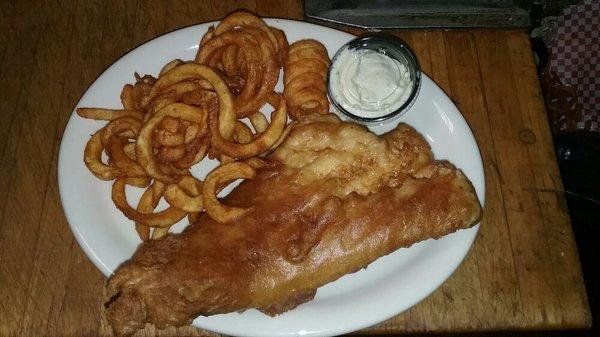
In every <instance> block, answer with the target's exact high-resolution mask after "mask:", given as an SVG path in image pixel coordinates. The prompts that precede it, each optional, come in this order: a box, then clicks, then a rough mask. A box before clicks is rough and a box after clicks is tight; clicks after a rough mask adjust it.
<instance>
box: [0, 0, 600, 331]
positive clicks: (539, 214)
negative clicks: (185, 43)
mask: <svg viewBox="0 0 600 337" xmlns="http://www.w3.org/2000/svg"><path fill="white" fill-rule="evenodd" d="M242 5H243V6H244V7H245V8H247V9H250V10H253V11H255V12H257V13H259V14H261V15H263V16H273V17H284V18H294V19H303V10H302V2H301V1H298V0H296V1H292V0H275V1H245V2H239V1H217V0H215V1H152V2H147V1H144V0H141V1H140V0H138V1H123V2H121V1H112V3H107V2H106V1H96V2H94V1H53V2H51V3H50V2H49V3H48V4H43V2H41V1H31V2H26V1H22V2H21V1H18V2H17V1H15V2H9V1H3V2H2V3H1V4H0V95H1V98H2V99H0V107H1V108H0V111H1V117H2V122H1V123H0V135H1V137H0V151H1V152H0V154H1V157H0V158H2V160H1V161H0V176H1V177H2V179H0V191H1V192H2V193H0V221H1V222H0V335H1V336H12V335H23V336H31V335H52V336H57V335H61V336H75V335H77V336H84V335H85V336H93V335H110V334H111V332H110V328H109V327H108V325H107V323H106V321H105V320H104V318H103V316H102V315H103V303H102V299H103V290H104V285H105V282H106V280H105V278H104V277H103V276H102V275H101V274H100V272H99V271H98V270H97V269H96V268H95V267H94V266H93V265H92V264H91V263H90V261H88V259H87V258H86V256H85V255H84V254H83V253H82V251H81V250H80V249H79V246H78V245H77V243H76V242H75V240H74V238H73V235H72V234H71V231H70V229H69V226H68V225H67V222H66V220H65V217H64V215H63V212H62V208H61V205H60V200H59V196H58V187H57V167H56V163H57V153H58V150H59V144H60V140H61V136H62V132H63V128H64V127H65V125H66V122H67V119H68V117H69V115H70V114H71V111H72V109H73V107H74V105H75V104H76V103H77V100H78V99H79V97H80V96H81V95H82V94H83V92H84V91H85V89H86V88H87V87H88V86H89V85H90V84H91V83H92V82H93V81H94V79H95V78H96V77H97V76H98V75H99V74H100V73H102V71H103V70H104V69H105V68H106V67H107V66H109V65H110V64H111V63H112V62H114V61H115V60H117V59H118V58H119V57H120V56H122V55H123V54H125V53H127V52H128V51H129V50H131V49H132V48H134V47H135V46H138V45H140V44H142V43H144V42H146V41H148V40H149V39H151V38H153V37H155V36H158V35H160V34H163V33H166V32H169V31H171V30H174V29H177V28H181V27H184V26H187V25H192V24H195V23H200V22H205V21H211V20H216V19H219V18H221V17H223V16H224V15H225V14H227V13H228V12H229V11H231V10H233V9H235V8H238V7H240V6H242ZM399 35H400V36H401V37H403V38H405V39H406V40H407V41H408V42H409V43H410V45H411V46H412V47H413V48H414V49H415V50H416V52H417V54H418V56H419V59H420V61H421V65H422V67H423V70H424V71H425V73H427V74H428V75H429V76H431V77H432V78H433V79H434V80H435V81H436V82H437V83H438V84H439V85H440V86H441V87H442V88H443V89H444V90H445V91H446V93H448V95H449V96H450V97H451V98H452V99H453V100H454V102H455V103H456V104H457V106H458V107H459V108H460V110H461V111H462V113H463V114H464V116H465V117H466V118H467V120H468V122H469V124H470V125H471V127H472V129H473V131H474V133H475V136H476V138H477V141H478V143H479V146H480V149H481V153H482V156H483V160H484V163H485V174H486V185H487V191H486V200H487V202H486V205H485V212H484V219H483V223H482V226H481V230H480V232H479V235H478V238H477V240H476V242H475V245H474V246H473V249H472V250H471V252H470V254H469V255H468V257H467V258H466V260H465V261H464V262H463V263H462V265H461V266H460V268H459V269H458V270H457V271H456V273H455V274H454V275H453V276H452V277H451V278H450V279H449V280H448V281H447V282H446V283H444V285H443V286H442V287H440V288H439V289H438V290H437V291H436V292H435V293H433V294H432V295H431V296H429V297H428V298H427V299H426V300H424V301H423V302H421V303H419V304H418V305H416V306H415V307H413V308H412V309H410V310H408V311H406V312H405V313H403V314H401V315H399V316H397V317H395V318H393V319H391V320H388V321H386V322H383V323H381V324H378V325H376V326H374V327H371V328H369V329H366V330H364V331H363V332H364V333H402V332H440V331H474V330H477V331H482V330H513V329H518V330H530V329H561V328H585V327H589V326H590V324H591V323H590V322H591V318H590V312H589V308H588V304H587V299H586V295H585V288H584V284H583V280H582V276H581V271H580V265H579V260H578V256H577V249H576V246H575V242H574V238H573V233H572V230H571V225H570V222H569V217H568V214H567V209H566V207H565V202H564V199H563V188H562V185H561V180H560V175H559V171H558V167H557V164H556V159H555V155H554V150H553V146H552V138H551V135H550V131H549V127H548V121H547V118H546V114H545V111H544V105H543V101H542V98H541V93H540V86H539V83H538V80H537V77H536V70H535V67H534V64H533V58H532V53H531V50H530V45H529V41H528V38H527V36H526V34H525V33H523V32H521V31H505V30H464V31H458V30H451V31H440V30H432V31H424V30H419V31H402V32H400V33H399ZM82 193H84V192H83V191H82ZM82 197H85V196H84V195H82ZM157 334H158V333H157V331H156V330H155V329H154V328H152V327H148V328H147V329H146V330H145V331H144V332H142V333H140V334H139V335H140V336H155V335H157ZM160 335H161V336H172V335H194V336H204V335H210V336H214V335H215V334H211V333H207V332H204V331H201V330H198V329H195V328H191V327H184V328H179V329H175V328H171V329H167V330H166V331H164V332H163V333H161V334H160Z"/></svg>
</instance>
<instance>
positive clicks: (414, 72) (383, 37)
mask: <svg viewBox="0 0 600 337" xmlns="http://www.w3.org/2000/svg"><path fill="white" fill-rule="evenodd" d="M346 47H348V48H349V49H354V50H361V49H364V50H373V51H376V52H379V53H383V54H384V55H386V56H388V57H390V58H393V59H396V60H398V61H399V62H401V63H404V64H406V66H407V68H408V71H409V74H410V79H411V80H412V83H413V87H412V91H411V93H410V95H409V96H408V99H407V100H406V102H404V104H402V106H400V107H399V108H398V109H397V110H395V111H392V112H391V113H389V114H387V115H384V116H380V117H373V118H368V117H362V116H357V115H355V114H353V113H351V112H349V111H348V110H346V109H344V107H343V106H342V105H341V104H340V103H339V102H338V101H337V100H336V98H335V97H334V95H332V89H331V85H332V83H331V81H330V80H329V79H330V77H331V72H332V69H333V65H334V64H335V62H336V60H337V58H338V56H339V55H340V53H341V52H342V51H343V50H344V49H346ZM420 88H421V68H420V66H419V61H418V60H417V57H416V55H415V53H414V52H413V51H412V50H411V49H410V48H409V47H408V45H407V44H406V43H405V42H404V41H402V40H401V39H399V38H397V37H395V36H393V35H390V34H383V33H374V34H368V35H364V36H361V37H358V38H356V39H354V40H352V41H350V42H348V43H346V44H345V45H344V46H342V48H340V49H339V50H338V52H337V53H336V54H335V56H334V57H333V59H332V60H331V65H330V66H329V74H328V76H327V91H328V96H329V100H330V101H331V103H332V104H333V106H334V107H335V108H336V109H337V110H338V111H340V112H341V113H342V114H344V115H345V116H346V117H348V118H350V119H352V120H354V121H357V122H359V123H361V124H365V125H381V124H385V123H389V122H391V121H394V120H396V119H397V118H399V117H401V116H402V115H404V114H405V113H406V111H408V110H409V109H410V107H411V106H412V105H413V104H414V102H415V101H416V100H417V96H418V94H419V89H420Z"/></svg>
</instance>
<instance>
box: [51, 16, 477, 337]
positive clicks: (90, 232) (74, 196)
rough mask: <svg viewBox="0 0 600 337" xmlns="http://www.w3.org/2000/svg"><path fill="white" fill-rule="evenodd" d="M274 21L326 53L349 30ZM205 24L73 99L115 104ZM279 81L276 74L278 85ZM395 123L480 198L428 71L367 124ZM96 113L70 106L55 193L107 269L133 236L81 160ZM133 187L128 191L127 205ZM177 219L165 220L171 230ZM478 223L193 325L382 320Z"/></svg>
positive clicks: (268, 332)
mask: <svg viewBox="0 0 600 337" xmlns="http://www.w3.org/2000/svg"><path fill="white" fill-rule="evenodd" d="M266 21H267V23H268V24H269V25H272V26H274V27H277V28H280V29H283V30H284V31H285V33H286V34H287V37H288V39H289V41H290V43H291V42H294V41H296V40H299V39H306V38H313V39H317V40H319V41H321V42H322V43H323V44H325V46H326V47H327V49H328V50H329V55H330V56H333V54H334V53H335V52H336V51H337V50H338V49H339V48H340V47H341V46H342V45H343V44H344V43H346V42H347V41H349V40H351V39H352V38H353V36H352V35H349V34H347V33H344V32H340V31H337V30H334V29H330V28H326V27H321V26H318V25H313V24H308V23H304V22H297V21H290V20H280V19H267V20H266ZM212 24H214V23H205V24H200V25H196V26H192V27H187V28H184V29H180V30H177V31H174V32H171V33H168V34H165V35H163V36H160V37H158V38H156V39H154V40H152V41H149V42H148V43H145V44H143V45H142V46H140V47H138V48H136V49H135V50H133V51H131V52H130V53H128V54H127V55H125V56H123V57H122V58H121V59H119V60H118V61H117V62H115V63H114V64H113V65H111V66H110V67H109V68H108V69H107V70H106V71H105V72H104V73H103V74H102V75H100V77H98V79H96V81H94V83H93V84H92V85H91V86H90V87H89V89H88V90H87V91H86V93H85V94H84V95H83V97H82V98H81V100H80V101H79V103H78V104H77V107H106V108H120V100H119V95H120V92H121V88H122V87H123V85H124V84H126V83H132V82H134V78H133V73H134V72H138V73H139V74H152V75H155V76H156V75H157V74H158V72H159V70H160V69H161V67H162V66H163V65H164V64H165V63H167V62H169V61H171V60H172V59H175V58H180V59H183V60H191V59H193V58H194V56H195V54H196V51H197V49H198V41H199V39H200V37H201V36H202V35H203V34H204V33H205V32H206V30H207V29H208V27H209V26H211V25H212ZM278 86H279V87H278V89H279V90H281V88H282V85H281V81H280V83H279V85H278ZM398 122H406V123H408V124H410V125H412V126H413V127H415V128H416V129H417V130H418V131H419V132H421V134H423V136H425V138H426V139H427V141H428V142H429V144H431V147H432V149H433V152H434V154H435V156H436V158H437V159H447V160H449V161H451V162H452V163H454V164H455V165H456V166H457V167H458V168H460V169H462V170H463V171H464V173H465V174H466V176H467V177H468V178H469V179H470V180H471V182H473V185H474V186H475V190H476V191H477V194H478V196H479V199H480V200H481V203H482V204H483V202H484V200H483V198H484V192H485V185H484V184H485V180H484V174H483V166H482V162H481V156H480V154H479V150H478V148H477V143H476V142H475V139H474V137H473V134H472V132H471V130H470V129H469V126H468V125H467V123H466V122H465V120H464V118H463V117H462V115H461V114H460V112H459V111H458V109H457V108H456V106H455V105H454V104H453V103H452V101H450V99H449V98H448V97H447V96H446V95H445V94H444V92H443V91H442V90H440V88H438V86H437V85H436V84H435V83H434V82H433V81H431V80H430V79H429V78H428V77H427V76H423V83H422V87H421V91H420V93H419V96H418V99H417V101H416V102H415V104H414V105H413V106H412V108H411V109H410V111H408V112H407V113H406V114H405V115H404V116H403V117H402V118H400V120H399V121H397V122H394V123H393V124H392V125H385V126H380V127H373V128H372V130H373V131H374V132H376V133H383V132H386V131H389V130H391V129H392V128H393V127H395V125H396V124H397V123H398ZM104 124H105V122H100V121H92V120H87V119H83V118H80V117H79V116H77V115H76V114H75V113H73V114H72V115H71V118H70V120H69V123H68V125H67V127H66V129H65V132H64V135H63V139H62V143H61V148H60V156H59V164H58V165H59V172H58V180H59V187H60V196H61V200H62V205H63V208H64V212H65V214H66V217H67V220H68V222H69V224H70V226H71V229H72V230H73V234H74V235H75V238H76V239H77V241H78V242H79V245H80V246H81V248H82V249H83V250H84V251H85V253H86V254H87V256H88V257H89V258H90V260H92V262H93V263H94V264H95V265H96V266H97V267H98V268H99V269H100V270H101V271H102V273H103V274H104V275H106V276H107V277H108V276H110V275H111V274H112V273H113V271H114V270H115V269H116V268H117V267H118V266H119V264H121V263H122V262H124V261H125V260H127V259H129V258H130V257H131V256H132V254H133V252H134V251H135V250H136V247H137V246H138V245H139V244H140V239H139V238H138V237H137V234H136V232H135V230H134V226H133V222H132V221H130V220H128V219H126V218H125V217H124V216H123V214H121V212H119V211H118V210H117V209H116V207H115V206H114V204H113V203H112V201H111V198H110V190H111V182H106V181H100V180H98V179H96V178H95V177H94V176H93V175H92V174H91V173H90V172H89V171H88V170H87V168H86V167H85V166H84V164H83V149H84V147H85V144H86V142H87V141H88V139H89V138H90V135H91V134H93V133H94V132H95V131H96V130H98V129H99V128H100V127H102V126H103V125H104ZM215 166H216V163H215V162H213V161H209V160H207V159H205V160H204V161H202V162H201V163H200V164H198V165H196V166H195V167H194V168H193V171H192V172H193V174H194V175H195V176H197V177H199V178H201V179H203V178H204V177H205V176H206V174H207V173H208V172H209V171H210V170H211V169H212V168H213V167H215ZM141 192H142V190H141V189H140V190H133V191H128V195H129V197H130V200H131V201H132V204H135V202H136V200H137V198H139V196H140V195H141ZM185 225H186V223H184V222H182V223H180V224H178V225H177V226H176V227H175V228H174V229H175V231H180V230H181V229H182V228H184V227H185ZM477 230H478V226H475V227H473V228H470V229H467V230H460V231H458V232H456V233H453V234H451V235H448V236H446V237H443V238H441V239H439V240H427V241H424V242H421V243H418V244H415V245H413V246H412V247H410V248H405V249H400V250H398V251H396V252H394V253H392V254H390V255H388V256H385V257H382V258H380V259H378V260H377V261H375V262H374V263H372V264H370V265H369V267H368V268H367V269H364V270H361V271H359V272H357V273H354V274H349V275H346V276H344V277H342V278H340V279H338V280H337V281H335V282H332V283H330V284H327V285H325V286H323V287H321V288H319V290H318V292H317V295H316V297H315V298H314V300H313V301H310V302H308V303H305V304H302V305H300V306H299V307H298V308H296V309H294V310H291V311H289V312H287V313H284V314H282V315H279V316H277V317H269V316H267V315H264V314H262V313H260V312H258V311H256V310H247V311H245V312H243V313H231V314H225V315H216V316H211V317H198V318H197V319H196V320H194V323H193V324H194V326H197V327H200V328H204V329H207V330H212V331H216V332H220V333H224V334H228V335H240V336H263V337H264V336H299V335H302V336H325V335H337V334H342V333H346V332H350V331H354V330H357V329H361V328H365V327H367V326H370V325H373V324H375V323H377V322H380V321H383V320H385V319H388V318H390V317H392V316H394V315H396V314H398V313H400V312H402V311H404V310H406V309H408V308H410V307H412V306H413V305H415V304H416V303H418V302H419V301H421V300H422V299H423V298H425V297H426V296H427V295H429V294H430V293H432V292H433V291H434V290H435V289H436V288H437V287H438V286H440V285H441V284H442V283H443V282H444V281H445V280H446V279H447V278H448V277H449V276H450V275H451V274H452V272H453V271H454V270H455V269H456V267H457V266H458V265H459V264H460V262H461V261H462V260H463V258H464V257H465V255H466V254H467V252H468V251H469V248H470V247H471V244H472V243H473V240H474V238H475V235H476V234H477Z"/></svg>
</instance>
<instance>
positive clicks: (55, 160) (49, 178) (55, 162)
mask: <svg viewBox="0 0 600 337" xmlns="http://www.w3.org/2000/svg"><path fill="white" fill-rule="evenodd" d="M74 13H75V11H71V15H70V16H69V21H68V24H67V29H68V31H69V37H68V38H67V40H68V41H71V39H72V38H73V34H74V33H73V32H74V29H73V24H74V15H75V14H74ZM70 61H71V53H70V52H69V53H68V56H67V58H66V60H65V64H67V65H68V64H70ZM66 86H67V83H66V81H64V82H63V84H62V88H61V89H60V96H59V97H61V103H60V104H59V105H58V107H57V108H58V110H57V112H56V121H55V123H54V124H55V127H54V130H55V136H54V137H53V139H54V141H53V145H52V153H53V154H54V153H58V152H57V149H58V148H59V147H60V143H61V140H62V137H57V136H56V134H57V133H60V131H61V130H64V127H63V126H62V122H61V119H60V111H62V110H63V108H64V107H63V105H64V101H63V100H62V97H64V94H65V90H66ZM65 126H66V125H65ZM54 165H58V155H56V156H54V155H53V156H52V158H51V162H50V165H49V166H48V172H47V174H46V177H47V180H46V181H47V183H46V190H45V191H44V201H43V204H42V207H40V209H41V210H42V211H43V210H44V209H45V208H46V206H47V204H48V202H49V200H48V199H49V188H48V185H49V184H50V182H51V181H54V180H56V179H58V177H54V176H51V173H52V171H53V167H54ZM41 221H42V213H40V219H39V224H38V228H39V227H40V226H42V225H43V224H42V223H41ZM36 234H37V235H36V243H35V246H34V247H35V250H34V256H35V257H34V265H33V267H34V268H35V265H36V264H37V263H36V262H37V260H38V258H37V256H38V254H40V252H39V240H40V237H41V232H40V231H39V230H38V231H37V232H36ZM72 244H73V240H71V245H72ZM32 281H33V277H30V279H29V285H28V287H27V289H28V298H27V299H26V301H27V302H30V299H29V295H30V294H31V293H32V290H31V288H32V287H33V282H32ZM31 303H32V302H31ZM27 308H28V306H27V305H26V306H24V307H23V313H22V315H21V317H25V313H26V312H27ZM22 330H23V321H22V320H21V322H19V331H21V332H22Z"/></svg>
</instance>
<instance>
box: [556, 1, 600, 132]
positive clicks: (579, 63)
mask: <svg viewBox="0 0 600 337" xmlns="http://www.w3.org/2000/svg"><path fill="white" fill-rule="evenodd" d="M550 69H551V70H552V71H555V72H556V73H557V74H558V76H559V77H560V79H561V80H562V82H563V83H565V84H567V85H571V86H573V87H575V88H576V89H577V93H578V102H579V104H581V112H582V119H581V121H580V122H579V123H578V124H577V128H578V129H585V130H589V131H600V0H584V1H581V2H580V3H579V4H577V5H573V6H569V7H567V8H565V10H564V11H563V13H562V14H561V15H560V16H559V17H558V18H557V21H556V34H554V38H553V39H552V41H551V56H550Z"/></svg>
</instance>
